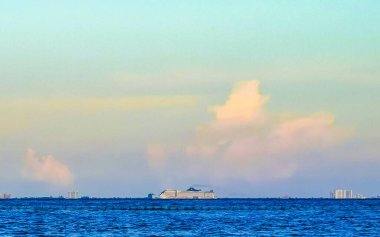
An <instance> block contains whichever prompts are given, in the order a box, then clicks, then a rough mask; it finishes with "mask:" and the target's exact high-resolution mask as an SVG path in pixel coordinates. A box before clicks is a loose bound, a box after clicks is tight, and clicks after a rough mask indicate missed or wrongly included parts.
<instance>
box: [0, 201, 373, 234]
mask: <svg viewBox="0 0 380 237" xmlns="http://www.w3.org/2000/svg"><path fill="white" fill-rule="evenodd" d="M0 235H1V236H378V235H380V200H379V199H366V200H330V199H217V200H149V199H78V200H66V199H10V200H0Z"/></svg>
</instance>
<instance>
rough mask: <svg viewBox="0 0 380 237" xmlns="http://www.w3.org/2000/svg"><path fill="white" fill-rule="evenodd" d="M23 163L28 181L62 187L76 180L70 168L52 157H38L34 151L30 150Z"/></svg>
mask: <svg viewBox="0 0 380 237" xmlns="http://www.w3.org/2000/svg"><path fill="white" fill-rule="evenodd" d="M23 161H24V167H23V174H24V176H25V177H26V178H28V179H31V180H36V181H40V182H45V183H50V184H54V185H60V186H67V185H69V184H71V183H72V182H73V180H74V176H73V174H72V172H71V171H70V169H69V167H68V166H67V165H65V164H63V163H62V162H60V161H59V160H57V159H56V158H54V157H53V156H51V155H47V156H43V157H37V155H36V153H35V151H34V150H32V149H28V151H27V153H26V155H25V157H24V159H23Z"/></svg>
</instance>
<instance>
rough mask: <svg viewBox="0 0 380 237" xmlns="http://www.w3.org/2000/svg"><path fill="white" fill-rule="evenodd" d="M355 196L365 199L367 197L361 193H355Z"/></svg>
mask: <svg viewBox="0 0 380 237" xmlns="http://www.w3.org/2000/svg"><path fill="white" fill-rule="evenodd" d="M355 198H356V199H366V198H367V197H366V196H364V195H362V194H356V196H355Z"/></svg>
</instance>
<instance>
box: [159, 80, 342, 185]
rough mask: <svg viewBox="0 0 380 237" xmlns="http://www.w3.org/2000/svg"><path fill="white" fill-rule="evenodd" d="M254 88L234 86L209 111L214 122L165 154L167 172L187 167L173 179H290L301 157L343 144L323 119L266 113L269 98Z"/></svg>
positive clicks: (337, 131) (339, 134) (328, 116)
mask: <svg viewBox="0 0 380 237" xmlns="http://www.w3.org/2000/svg"><path fill="white" fill-rule="evenodd" d="M259 85H260V83H259V81H242V82H239V83H237V84H236V86H235V87H234V89H233V90H232V92H231V94H230V95H229V97H228V99H227V101H226V102H225V104H223V105H220V106H212V107H211V108H210V111H211V112H213V113H214V115H215V119H214V120H213V121H211V122H209V123H207V124H204V125H202V126H200V128H199V130H198V133H197V135H196V136H195V137H194V139H193V140H192V141H191V142H189V143H188V144H184V145H183V149H182V150H179V151H177V152H174V153H172V154H167V156H168V157H170V158H166V160H167V161H166V163H167V164H169V165H168V166H167V167H166V168H167V169H170V170H172V171H173V170H176V168H178V167H179V166H181V165H182V164H186V170H187V172H181V173H177V175H178V176H179V177H181V176H182V177H183V176H184V175H189V176H192V177H196V176H202V177H204V178H205V179H211V180H214V181H215V180H225V179H244V180H247V181H252V182H254V181H259V180H264V179H282V178H289V177H291V176H292V175H293V174H294V173H295V172H296V171H297V170H298V169H300V168H301V167H300V163H302V162H300V161H301V160H300V159H302V154H304V153H307V152H310V151H316V150H323V149H327V148H329V147H332V146H334V145H336V144H339V143H341V142H342V141H344V139H345V138H347V136H348V133H347V132H346V131H345V130H344V129H341V128H339V127H337V126H336V125H335V121H334V116H333V115H331V114H328V113H319V114H312V115H308V116H298V117H296V116H293V117H289V116H288V117H284V116H283V115H278V114H274V113H266V112H265V109H264V106H265V104H266V103H268V102H269V97H267V96H263V95H261V94H260V91H259ZM160 168H162V167H160ZM186 173H187V174H186ZM171 174H173V175H176V174H175V172H171ZM208 181H209V180H207V182H208Z"/></svg>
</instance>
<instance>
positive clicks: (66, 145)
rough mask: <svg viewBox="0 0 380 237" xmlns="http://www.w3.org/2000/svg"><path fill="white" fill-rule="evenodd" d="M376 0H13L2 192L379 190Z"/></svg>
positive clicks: (6, 14) (7, 37)
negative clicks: (61, 0)
mask: <svg viewBox="0 0 380 237" xmlns="http://www.w3.org/2000/svg"><path fill="white" fill-rule="evenodd" d="M379 42H380V2H379V1H375V0H374V1H370V0H363V1H351V0H347V1H338V0H333V1H331V0H329V1H327V0H326V1H324V0H320V1H240V0H238V1H236V0H234V1H228V0H225V1H212V0H210V1H197V0H196V1H175V0H173V1H163V0H161V1H160V0H158V1H64V2H56V1H39V0H37V1H1V2H0V92H1V94H0V193H11V194H12V195H13V196H14V197H25V196H26V197H29V196H60V195H63V196H66V195H67V192H68V191H71V190H76V191H79V194H80V195H86V196H91V197H144V196H146V195H147V194H148V193H151V192H153V193H160V192H161V191H162V190H163V189H166V188H176V189H185V188H188V187H189V186H191V185H197V186H198V187H204V188H212V189H214V190H215V191H216V193H217V195H218V196H220V197H281V196H285V195H289V196H291V197H328V196H329V192H330V191H332V190H333V189H336V188H343V189H352V190H353V192H354V193H355V194H363V195H365V196H376V195H380V189H379V187H378V185H377V184H378V183H379V181H380V176H379V175H378V171H379V170H380V135H379V133H380V93H379V91H380V44H379Z"/></svg>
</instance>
